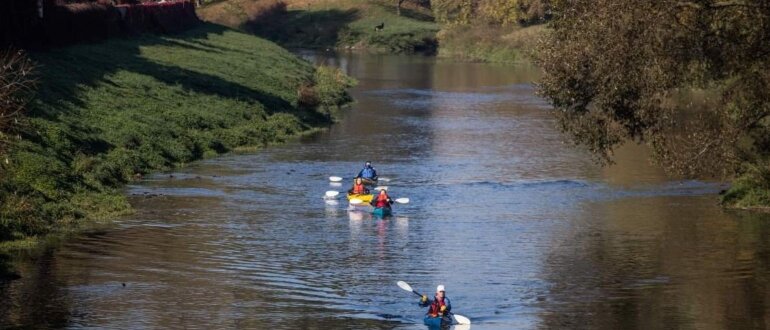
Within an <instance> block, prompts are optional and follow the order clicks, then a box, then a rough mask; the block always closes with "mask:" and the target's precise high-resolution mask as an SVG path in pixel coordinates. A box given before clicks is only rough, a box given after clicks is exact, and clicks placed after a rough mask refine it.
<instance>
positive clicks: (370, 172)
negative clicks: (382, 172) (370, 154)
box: [356, 161, 377, 181]
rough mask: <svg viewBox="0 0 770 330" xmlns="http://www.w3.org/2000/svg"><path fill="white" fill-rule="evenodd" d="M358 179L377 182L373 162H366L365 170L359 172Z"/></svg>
mask: <svg viewBox="0 0 770 330" xmlns="http://www.w3.org/2000/svg"><path fill="white" fill-rule="evenodd" d="M356 178H364V179H367V180H370V181H377V170H375V169H374V167H372V162H370V161H366V163H365V164H364V168H363V169H361V171H360V172H358V175H356Z"/></svg>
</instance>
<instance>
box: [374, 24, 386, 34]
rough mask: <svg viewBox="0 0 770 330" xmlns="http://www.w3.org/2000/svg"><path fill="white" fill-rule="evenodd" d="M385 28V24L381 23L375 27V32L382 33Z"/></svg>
mask: <svg viewBox="0 0 770 330" xmlns="http://www.w3.org/2000/svg"><path fill="white" fill-rule="evenodd" d="M384 28H385V22H382V23H380V25H377V26H375V27H374V31H378V32H379V31H382V29H384Z"/></svg>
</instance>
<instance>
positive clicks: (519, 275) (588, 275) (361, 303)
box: [0, 55, 770, 329]
mask: <svg viewBox="0 0 770 330" xmlns="http://www.w3.org/2000/svg"><path fill="white" fill-rule="evenodd" d="M311 58H313V59H314V60H317V61H325V62H327V63H328V64H333V65H337V66H339V67H341V68H343V69H344V70H345V71H346V72H348V73H349V74H350V75H352V76H354V77H356V78H357V79H359V81H360V84H359V86H358V87H357V88H356V89H355V90H354V91H353V94H354V97H355V98H356V100H357V103H356V104H355V105H354V106H353V109H351V110H349V111H347V112H346V114H345V116H344V118H343V119H342V121H341V122H340V123H339V124H337V125H335V126H333V127H332V128H331V129H330V130H328V131H326V132H323V133H320V134H318V135H316V136H313V137H309V138H306V139H305V140H304V141H302V142H297V143H291V144H288V145H285V146H280V147H274V148H269V149H266V150H264V151H261V152H259V153H257V154H246V155H229V156H225V157H222V158H218V159H212V160H207V161H204V162H199V163H196V164H193V165H191V166H190V167H187V168H184V169H181V170H179V171H176V172H173V173H163V174H158V175H155V176H152V177H150V178H149V179H147V180H145V181H143V182H141V183H139V184H136V185H132V186H130V187H129V188H128V189H127V194H129V195H130V196H131V202H132V204H133V205H134V207H135V208H136V210H137V212H136V214H133V215H131V216H128V217H125V218H122V219H119V220H118V221H117V222H116V223H115V224H114V225H110V226H107V227H106V228H103V229H100V230H94V231H91V232H88V233H85V234H82V235H77V236H76V237H74V238H72V239H69V240H67V241H66V242H64V243H62V244H60V245H58V246H56V247H51V248H50V249H47V250H46V251H44V253H42V254H40V255H37V256H35V257H32V258H24V257H19V258H18V260H17V265H18V267H19V269H20V273H21V275H22V279H21V280H18V281H13V282H11V283H10V284H5V285H2V286H0V301H2V306H1V307H0V325H8V326H13V325H17V326H25V327H46V326H48V327H66V328H121V329H143V328H191V329H210V328H253V329H424V328H425V326H423V325H421V318H422V315H423V313H424V311H423V310H421V309H419V308H418V307H417V306H416V302H417V299H416V298H417V297H416V296H414V295H412V294H410V293H408V292H405V291H402V290H400V289H399V288H398V287H397V286H396V285H395V283H396V281H398V280H404V281H407V282H409V283H410V284H412V286H414V287H415V288H416V289H418V290H420V291H421V292H425V293H431V292H432V291H433V289H434V288H435V286H436V285H437V284H444V285H446V287H447V294H448V296H449V297H450V298H452V301H453V306H454V311H455V312H457V313H459V314H462V315H465V316H468V317H470V318H471V319H472V320H473V326H472V328H473V329H536V328H543V329H546V328H570V329H574V328H591V329H632V328H638V329H655V328H683V329H722V328H730V329H738V328H754V329H765V328H767V327H768V323H767V318H768V316H769V315H770V290H768V280H770V276H769V275H770V272H769V271H768V265H769V264H770V236H769V235H768V234H770V225H768V222H767V221H768V218H767V216H765V215H746V214H740V213H728V212H725V211H723V210H721V209H720V208H719V207H718V206H717V205H716V201H717V196H716V193H717V192H718V191H719V190H720V189H722V188H723V187H721V186H720V185H718V184H714V183H708V182H700V181H681V180H676V179H672V178H667V177H666V176H664V175H663V173H662V172H661V171H660V170H659V169H657V168H655V167H654V166H651V165H649V164H648V161H647V154H646V152H645V150H644V149H642V148H638V147H627V148H624V149H622V150H620V151H619V152H618V154H617V157H618V164H617V165H616V166H614V167H609V168H601V167H599V166H597V165H595V164H594V163H593V162H592V161H591V158H590V156H589V155H588V154H586V153H585V152H584V151H582V150H580V149H576V148H573V147H572V146H570V145H569V144H565V143H564V141H565V139H564V137H563V135H562V134H560V133H559V132H558V131H557V130H556V129H555V123H554V121H553V120H552V118H551V117H550V116H549V115H548V113H547V109H548V105H547V104H546V103H545V102H544V101H543V100H541V99H539V98H538V97H536V96H535V95H534V89H533V86H532V84H531V82H532V81H534V80H535V79H536V78H537V75H538V72H537V70H536V69H534V68H532V67H529V66H518V67H505V66H495V65H487V64H469V63H454V62H450V61H437V60H435V59H433V58H426V57H420V56H390V55H382V56H379V55H341V56H337V57H329V58H324V57H314V56H313V57H311ZM365 160H371V161H373V162H374V164H375V166H376V167H377V169H378V171H379V172H380V175H381V176H385V177H388V178H390V179H391V182H389V184H388V186H390V192H391V195H393V196H394V197H409V198H411V203H410V204H408V205H397V206H396V208H395V216H394V217H390V218H385V219H379V218H374V217H372V216H371V215H369V214H364V213H349V212H348V211H346V210H345V206H346V205H345V203H340V204H337V205H330V204H327V203H324V201H323V200H322V198H321V196H323V194H324V192H325V191H326V190H330V189H337V190H344V189H347V188H348V187H347V185H348V184H349V181H348V182H346V183H345V186H344V187H335V186H330V183H329V182H328V181H327V178H328V177H329V176H331V175H339V176H346V177H350V176H352V175H354V174H355V173H357V171H358V170H359V168H360V167H361V165H362V164H363V162H364V161H365ZM124 284H125V286H124Z"/></svg>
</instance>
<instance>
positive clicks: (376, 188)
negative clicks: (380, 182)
mask: <svg viewBox="0 0 770 330" xmlns="http://www.w3.org/2000/svg"><path fill="white" fill-rule="evenodd" d="M374 190H377V191H380V190H385V191H388V186H378V187H374Z"/></svg>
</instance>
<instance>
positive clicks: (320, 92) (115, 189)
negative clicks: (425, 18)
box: [0, 24, 353, 247]
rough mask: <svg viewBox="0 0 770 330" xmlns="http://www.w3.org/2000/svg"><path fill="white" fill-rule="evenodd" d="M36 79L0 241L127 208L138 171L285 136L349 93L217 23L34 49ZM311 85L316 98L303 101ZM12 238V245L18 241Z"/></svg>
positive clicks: (0, 189) (8, 185)
mask: <svg viewBox="0 0 770 330" xmlns="http://www.w3.org/2000/svg"><path fill="white" fill-rule="evenodd" d="M33 58H34V60H35V61H37V62H38V63H39V66H40V67H39V71H40V77H39V78H40V86H39V91H38V94H37V97H36V99H35V100H34V101H33V103H32V104H31V105H30V109H29V113H28V118H26V120H25V121H24V122H23V132H22V134H21V135H20V140H18V141H17V142H15V143H14V145H13V146H12V148H11V150H10V151H9V153H8V155H7V158H8V161H7V162H5V161H4V162H3V163H2V164H1V165H0V166H2V168H0V174H2V177H0V242H3V241H5V242H6V243H3V246H6V247H8V246H13V245H14V244H9V243H7V241H18V242H28V241H30V239H33V238H34V237H35V236H37V235H42V234H47V233H51V232H56V231H60V230H66V229H67V228H73V227H77V226H79V225H82V224H83V223H88V222H89V221H90V220H99V219H108V218H111V217H114V216H117V215H120V214H125V213H128V212H130V205H129V204H128V203H127V201H126V199H125V197H124V196H123V195H122V194H121V191H120V188H121V187H122V186H123V185H124V184H125V183H127V182H130V181H132V180H135V179H137V178H140V177H141V175H142V174H144V173H148V172H151V171H155V170H162V169H168V168H172V167H175V166H180V165H184V164H186V163H189V162H192V161H195V160H198V159H201V158H206V157H211V156H215V155H217V154H221V153H225V152H229V151H231V150H236V149H239V148H244V147H255V146H264V145H269V144H273V143H281V142H284V141H287V140H288V139H292V138H294V137H295V136H297V135H299V134H301V133H302V132H305V131H308V130H313V129H315V128H316V127H319V126H324V125H326V124H328V123H329V122H330V121H331V116H330V114H329V110H328V109H330V108H334V107H337V106H339V105H341V104H342V103H345V102H347V101H349V97H348V96H347V94H346V93H345V92H344V90H345V89H346V88H348V87H350V86H351V85H352V83H353V82H352V81H351V80H350V78H348V77H347V76H345V75H342V74H340V73H339V72H337V71H335V70H331V69H316V68H314V67H313V66H312V65H311V64H309V63H308V62H306V61H304V60H301V59H299V58H298V57H296V56H294V55H292V54H291V53H289V52H288V51H286V50H285V49H283V48H281V47H279V46H277V45H275V44H274V43H272V42H269V41H267V40H264V39H261V38H258V37H255V36H252V35H248V34H245V33H242V32H239V31H235V30H232V29H228V28H224V27H222V26H217V25H209V24H206V25H203V26H201V27H199V28H196V29H193V30H190V31H188V32H185V33H183V34H179V35H175V36H143V37H141V38H136V39H116V40H110V41H108V42H104V43H101V44H90V45H80V46H74V47H68V48H62V49H57V50H52V51H49V52H45V53H37V54H33ZM300 88H305V89H307V88H310V89H311V90H312V93H313V94H314V95H315V96H316V97H317V99H318V102H316V103H315V104H316V105H318V106H317V107H316V106H313V107H310V106H306V105H303V104H301V102H300V100H299V93H298V91H299V90H300ZM17 245H18V244H17Z"/></svg>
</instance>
